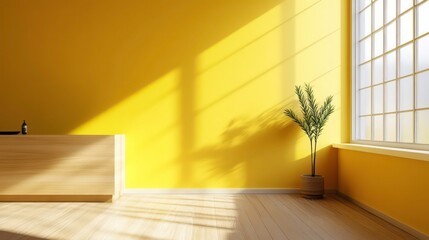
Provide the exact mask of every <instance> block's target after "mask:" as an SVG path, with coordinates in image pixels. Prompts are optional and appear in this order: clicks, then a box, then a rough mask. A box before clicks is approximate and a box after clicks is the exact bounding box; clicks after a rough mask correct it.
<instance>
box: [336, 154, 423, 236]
mask: <svg viewBox="0 0 429 240" xmlns="http://www.w3.org/2000/svg"><path fill="white" fill-rule="evenodd" d="M338 161H339V162H338V190H339V191H340V192H342V193H344V194H346V195H348V196H350V197H352V198H353V199H356V200H358V201H359V202H361V203H363V204H366V205H368V206H370V207H372V208H374V209H377V210H378V211H380V212H382V213H384V214H386V215H388V216H390V217H392V218H394V219H396V220H398V221H400V222H402V223H404V224H406V225H409V226H411V227H413V228H415V229H417V230H419V231H420V232H423V233H425V234H427V235H429V217H428V216H429V208H428V207H427V205H428V202H429V192H428V189H429V174H428V173H429V162H426V161H420V160H413V159H405V158H398V157H391V156H384V155H378V154H371V153H363V152H355V151H349V150H339V152H338Z"/></svg>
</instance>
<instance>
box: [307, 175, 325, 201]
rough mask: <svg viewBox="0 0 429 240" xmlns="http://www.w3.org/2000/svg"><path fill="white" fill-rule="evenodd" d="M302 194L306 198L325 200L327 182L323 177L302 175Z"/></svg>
mask: <svg viewBox="0 0 429 240" xmlns="http://www.w3.org/2000/svg"><path fill="white" fill-rule="evenodd" d="M301 194H302V195H303V197H305V198H312V199H314V198H323V195H324V194H325V182H324V178H323V176H320V175H315V176H314V177H313V176H311V175H307V174H306V175H301Z"/></svg>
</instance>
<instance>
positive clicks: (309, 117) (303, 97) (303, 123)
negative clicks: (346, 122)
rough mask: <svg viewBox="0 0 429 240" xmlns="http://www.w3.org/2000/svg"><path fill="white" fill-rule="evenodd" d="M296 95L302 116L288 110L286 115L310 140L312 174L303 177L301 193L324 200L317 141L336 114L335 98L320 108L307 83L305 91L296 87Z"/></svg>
mask: <svg viewBox="0 0 429 240" xmlns="http://www.w3.org/2000/svg"><path fill="white" fill-rule="evenodd" d="M295 93H296V95H297V96H298V100H299V105H300V108H301V115H302V116H301V117H299V116H298V115H297V114H296V113H295V112H294V111H293V110H292V109H286V110H285V111H284V113H285V115H286V116H288V117H290V118H291V119H292V120H293V121H294V122H295V123H297V124H298V125H299V126H300V127H301V129H302V130H303V131H304V132H305V134H306V135H307V136H308V138H309V140H310V161H311V174H305V175H302V176H301V184H302V186H301V193H302V194H303V196H304V197H306V198H323V194H324V192H325V191H324V178H323V176H321V175H316V153H317V140H318V138H319V136H320V134H321V133H322V130H323V127H324V126H325V124H326V122H327V121H328V118H329V116H330V115H331V114H332V113H333V112H334V106H333V105H332V99H333V96H328V97H327V98H326V100H325V102H324V103H323V104H322V105H321V106H319V105H318V104H317V102H316V99H315V97H314V92H313V88H312V87H311V85H310V84H307V83H306V84H305V86H304V89H303V88H302V87H301V86H295Z"/></svg>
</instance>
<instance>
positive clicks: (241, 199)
mask: <svg viewBox="0 0 429 240" xmlns="http://www.w3.org/2000/svg"><path fill="white" fill-rule="evenodd" d="M0 239H20V240H22V239H79V240H83V239H103V240H106V239H120V240H122V239H198V240H205V239H215V240H217V239H243V240H247V239H263V240H269V239H305V240H312V239H329V240H331V239H346V240H353V239H359V240H362V239H364V240H370V239H377V240H380V239H382V240H385V239H398V240H399V239H401V240H402V239H416V238H414V237H412V236H410V235H408V234H407V233H405V232H403V231H401V230H400V229H398V228H396V227H394V226H392V225H390V224H388V223H386V222H384V221H382V220H380V219H379V218H377V217H375V216H373V215H371V214H369V213H368V212H366V211H364V210H362V209H360V208H359V207H357V206H355V205H353V204H351V203H349V202H347V201H345V200H343V199H342V198H339V197H337V196H336V195H329V196H327V197H326V198H325V199H323V200H307V199H303V198H301V197H300V196H299V195H294V194H228V195H225V194H213V195H206V194H201V195H198V194H189V195H166V194H154V195H125V196H122V197H121V198H120V199H119V200H117V201H116V202H114V203H0Z"/></svg>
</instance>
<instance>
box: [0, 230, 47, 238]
mask: <svg viewBox="0 0 429 240" xmlns="http://www.w3.org/2000/svg"><path fill="white" fill-rule="evenodd" d="M0 239H8V240H15V239H19V240H48V238H39V237H34V236H30V235H26V234H21V233H14V232H8V231H3V230H0Z"/></svg>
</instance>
